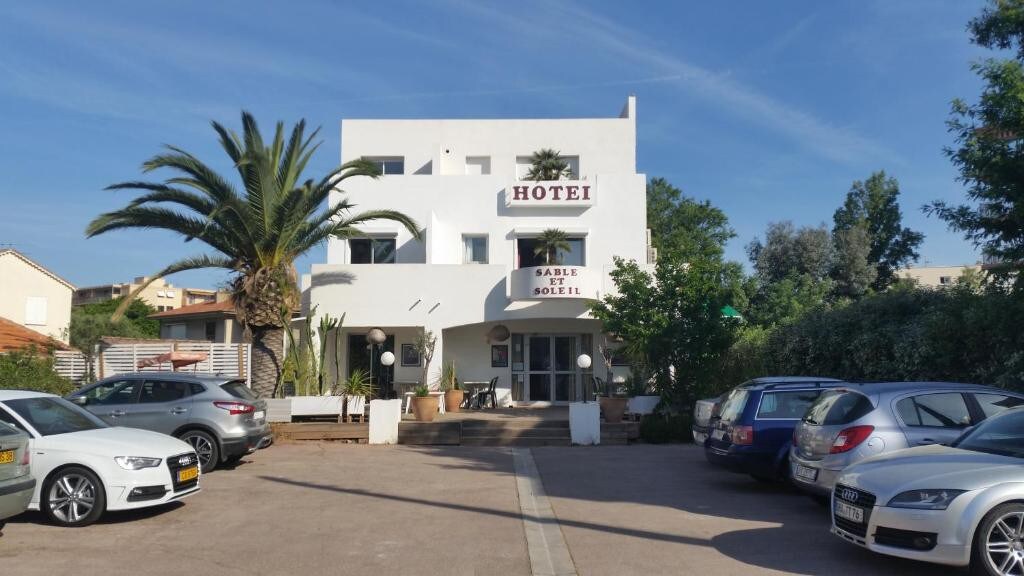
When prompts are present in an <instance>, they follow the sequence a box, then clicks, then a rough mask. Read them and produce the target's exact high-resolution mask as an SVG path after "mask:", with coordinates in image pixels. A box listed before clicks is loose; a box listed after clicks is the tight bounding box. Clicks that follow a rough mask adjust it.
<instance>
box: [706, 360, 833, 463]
mask: <svg viewBox="0 0 1024 576" xmlns="http://www.w3.org/2000/svg"><path fill="white" fill-rule="evenodd" d="M843 384H845V382H843V381H842V380H836V379H834V378H819V377H813V376H771V377H765V378H755V379H753V380H750V381H749V382H744V383H743V384H740V385H739V386H737V387H736V388H733V389H732V391H731V392H729V393H727V394H726V395H725V398H724V399H723V400H722V403H721V404H720V407H719V410H718V413H717V414H716V415H715V416H714V417H713V418H712V420H711V422H710V423H709V432H710V433H709V436H708V439H707V440H706V441H705V442H704V455H705V456H706V457H707V459H708V461H709V462H711V463H712V464H715V465H717V466H721V467H723V468H726V469H728V470H731V471H733V472H739V473H742V474H750V475H751V476H753V477H754V478H756V479H758V480H760V481H763V482H771V481H775V480H781V479H785V478H786V477H787V476H788V475H789V448H790V446H792V443H793V430H794V429H795V428H796V426H797V424H799V423H800V419H801V418H803V416H804V413H805V412H807V408H808V407H809V406H810V405H811V404H812V403H813V402H814V401H815V400H817V398H818V396H819V395H820V394H821V393H822V392H823V391H824V390H828V389H830V388H836V387H838V386H842V385H843Z"/></svg>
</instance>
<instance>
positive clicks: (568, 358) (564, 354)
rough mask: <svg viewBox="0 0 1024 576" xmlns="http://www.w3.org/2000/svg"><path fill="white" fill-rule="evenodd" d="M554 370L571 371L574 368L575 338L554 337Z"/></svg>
mask: <svg viewBox="0 0 1024 576" xmlns="http://www.w3.org/2000/svg"><path fill="white" fill-rule="evenodd" d="M555 370H556V371H558V372H572V371H575V370H576V338H575V337H573V336H558V337H556V338H555Z"/></svg>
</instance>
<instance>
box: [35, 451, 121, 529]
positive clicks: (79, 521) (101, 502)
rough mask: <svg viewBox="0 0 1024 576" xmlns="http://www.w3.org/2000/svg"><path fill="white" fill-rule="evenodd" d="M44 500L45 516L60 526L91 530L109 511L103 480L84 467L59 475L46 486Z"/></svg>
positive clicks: (62, 472) (59, 473)
mask: <svg viewBox="0 0 1024 576" xmlns="http://www.w3.org/2000/svg"><path fill="white" fill-rule="evenodd" d="M41 496H42V498H41V500H42V502H40V504H41V506H40V508H42V509H43V514H45V515H46V517H47V519H49V520H50V522H53V523H54V524H57V525H60V526H68V527H74V528H78V527H81V526H88V525H89V524H92V523H93V522H95V521H97V520H99V518H100V516H101V515H102V514H103V512H104V510H106V509H107V501H106V493H105V492H104V490H103V484H101V483H100V479H99V478H98V477H97V476H96V475H95V474H93V472H92V471H91V470H89V469H87V468H82V467H81V466H69V467H67V468H64V469H62V470H60V471H58V472H57V473H56V474H54V475H53V476H52V477H50V479H49V480H47V481H46V484H44V485H43V489H42V494H41Z"/></svg>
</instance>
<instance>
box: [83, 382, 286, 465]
mask: <svg viewBox="0 0 1024 576" xmlns="http://www.w3.org/2000/svg"><path fill="white" fill-rule="evenodd" d="M67 398H68V400H70V401H72V402H74V403H76V404H78V405H80V406H83V407H84V408H85V409H86V410H88V411H90V412H92V413H93V414H95V415H96V416H99V417H100V419H102V420H103V421H105V422H106V423H108V424H110V425H111V426H125V427H128V428H142V429H144V430H152V431H154V432H162V433H164V434H169V435H171V436H175V437H177V438H180V439H182V440H184V441H185V442H188V443H189V444H191V445H192V447H193V448H195V451H196V454H197V455H198V456H199V463H200V465H201V467H202V471H203V472H204V473H206V472H209V471H211V470H213V469H214V468H216V467H217V466H218V465H220V464H221V463H228V464H230V463H232V462H236V461H238V460H239V459H241V458H242V457H243V456H245V455H246V454H251V453H252V452H255V451H256V450H257V449H259V448H264V447H266V446H269V445H270V443H271V441H272V436H271V434H270V424H269V423H268V422H267V413H266V410H267V403H266V402H265V401H263V400H260V399H259V398H257V397H256V395H255V394H253V393H252V391H250V390H249V387H248V386H246V384H245V382H244V381H242V380H235V379H232V378H228V377H224V376H216V375H213V374H189V373H186V372H136V373H131V374H119V375H117V376H112V377H110V378H106V379H104V380H100V381H99V382H96V383H95V384H92V385H90V386H87V387H85V388H82V389H81V390H78V391H76V392H74V393H72V394H71V395H69V396H68V397H67Z"/></svg>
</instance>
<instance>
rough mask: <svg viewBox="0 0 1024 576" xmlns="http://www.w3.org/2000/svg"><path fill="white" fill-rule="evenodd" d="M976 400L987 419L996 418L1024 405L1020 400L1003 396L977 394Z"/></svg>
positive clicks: (1023, 401)
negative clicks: (1009, 409)
mask: <svg viewBox="0 0 1024 576" xmlns="http://www.w3.org/2000/svg"><path fill="white" fill-rule="evenodd" d="M974 399H975V400H977V401H978V404H980V405H981V411H982V412H984V413H985V418H990V417H992V416H995V415H996V414H999V413H1000V412H1002V411H1003V410H1006V409H1007V408H1013V407H1015V406H1020V405H1021V404H1024V400H1021V399H1020V398H1014V397H1013V396H1003V395H1002V394H975V395H974Z"/></svg>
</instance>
